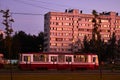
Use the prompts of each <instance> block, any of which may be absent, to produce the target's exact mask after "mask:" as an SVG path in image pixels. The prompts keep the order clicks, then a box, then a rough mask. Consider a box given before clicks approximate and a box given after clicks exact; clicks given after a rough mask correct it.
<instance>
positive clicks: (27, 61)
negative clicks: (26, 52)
mask: <svg viewBox="0 0 120 80" xmlns="http://www.w3.org/2000/svg"><path fill="white" fill-rule="evenodd" d="M24 61H25V63H26V66H25V67H26V69H30V67H31V56H24Z"/></svg>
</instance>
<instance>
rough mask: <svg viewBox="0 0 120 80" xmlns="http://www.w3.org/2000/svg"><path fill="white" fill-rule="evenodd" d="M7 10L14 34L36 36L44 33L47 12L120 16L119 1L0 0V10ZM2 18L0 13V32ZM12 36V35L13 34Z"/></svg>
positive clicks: (2, 26)
mask: <svg viewBox="0 0 120 80" xmlns="http://www.w3.org/2000/svg"><path fill="white" fill-rule="evenodd" d="M7 9H9V10H10V12H11V13H12V18H13V19H14V21H15V22H14V23H12V28H13V30H14V32H18V31H24V32H25V33H27V34H31V35H37V34H38V33H40V32H41V31H42V32H43V31H44V14H46V13H48V12H64V11H65V9H79V10H82V11H83V13H85V14H86V13H87V14H91V12H92V10H96V11H97V12H103V11H107V12H109V11H115V12H118V13H119V15H120V0H0V10H7ZM2 21H3V17H2V13H0V30H3V31H4V28H5V26H4V25H2ZM13 34H14V33H13Z"/></svg>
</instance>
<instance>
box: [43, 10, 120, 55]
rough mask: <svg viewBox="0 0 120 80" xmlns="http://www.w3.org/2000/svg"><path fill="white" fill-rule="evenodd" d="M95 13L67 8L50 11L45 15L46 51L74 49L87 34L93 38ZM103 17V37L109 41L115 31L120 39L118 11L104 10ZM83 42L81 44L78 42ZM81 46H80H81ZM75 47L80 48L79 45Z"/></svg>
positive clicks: (101, 32)
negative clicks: (60, 10) (85, 12)
mask: <svg viewBox="0 0 120 80" xmlns="http://www.w3.org/2000/svg"><path fill="white" fill-rule="evenodd" d="M93 17H94V16H93V15H92V14H83V13H82V11H79V10H78V9H71V10H65V12H48V13H47V14H45V16H44V32H45V38H44V39H45V42H44V46H45V48H44V51H45V52H64V53H65V52H66V53H69V52H71V51H72V49H74V47H75V46H74V47H73V46H72V45H73V44H76V45H77V46H81V47H82V41H83V39H84V37H85V36H87V39H89V40H90V39H91V38H92V30H93V22H92V19H93ZM99 17H100V19H101V23H100V27H99V28H100V34H101V39H103V40H104V41H105V42H107V41H108V40H109V39H110V37H111V36H112V34H113V32H115V35H116V39H117V40H118V39H120V16H118V13H116V12H107V13H106V12H103V13H100V15H99ZM77 42H79V43H80V42H81V44H77ZM79 48H80V47H79ZM75 49H77V50H78V47H77V48H76V47H75Z"/></svg>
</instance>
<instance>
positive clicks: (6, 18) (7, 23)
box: [0, 9, 14, 80]
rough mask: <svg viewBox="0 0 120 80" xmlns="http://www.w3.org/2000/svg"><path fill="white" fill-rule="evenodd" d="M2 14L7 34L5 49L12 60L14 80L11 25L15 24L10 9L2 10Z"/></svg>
mask: <svg viewBox="0 0 120 80" xmlns="http://www.w3.org/2000/svg"><path fill="white" fill-rule="evenodd" d="M0 12H1V13H3V18H4V19H3V22H2V24H3V25H4V26H5V34H6V38H5V47H6V48H7V50H8V55H9V60H10V77H11V80H13V77H12V63H11V46H12V41H11V34H12V32H13V29H12V26H11V24H12V22H14V20H13V19H12V18H11V15H10V11H9V9H7V10H0Z"/></svg>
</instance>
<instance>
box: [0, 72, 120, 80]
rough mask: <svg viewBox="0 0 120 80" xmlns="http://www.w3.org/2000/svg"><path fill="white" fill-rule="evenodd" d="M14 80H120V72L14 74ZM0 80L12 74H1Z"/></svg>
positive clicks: (5, 79)
mask: <svg viewBox="0 0 120 80" xmlns="http://www.w3.org/2000/svg"><path fill="white" fill-rule="evenodd" d="M12 78H13V80H120V74H115V75H113V74H103V75H102V79H101V78H100V75H99V74H80V73H63V74H62V73H60V74H59V73H57V74H49V73H48V74H13V77H12ZM0 80H10V75H9V74H7V75H4V74H2V75H0Z"/></svg>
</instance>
